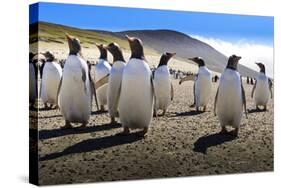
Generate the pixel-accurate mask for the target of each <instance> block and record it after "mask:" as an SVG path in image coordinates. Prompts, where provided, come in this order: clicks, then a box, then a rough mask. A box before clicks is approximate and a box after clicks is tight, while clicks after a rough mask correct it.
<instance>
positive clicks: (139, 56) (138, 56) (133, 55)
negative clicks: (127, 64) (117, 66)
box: [130, 54, 145, 61]
mask: <svg viewBox="0 0 281 188" xmlns="http://www.w3.org/2000/svg"><path fill="white" fill-rule="evenodd" d="M133 58H135V59H140V60H144V61H145V57H144V55H137V54H132V55H131V57H130V59H133Z"/></svg>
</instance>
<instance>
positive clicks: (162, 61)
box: [158, 52, 176, 67]
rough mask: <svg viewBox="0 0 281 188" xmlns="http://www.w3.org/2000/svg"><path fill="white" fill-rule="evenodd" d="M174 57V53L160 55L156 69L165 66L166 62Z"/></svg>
mask: <svg viewBox="0 0 281 188" xmlns="http://www.w3.org/2000/svg"><path fill="white" fill-rule="evenodd" d="M175 55H176V53H169V52H166V53H164V54H162V56H161V58H160V62H159V64H158V67H160V66H162V65H167V64H168V61H169V60H170V59H171V58H172V57H173V56H175Z"/></svg>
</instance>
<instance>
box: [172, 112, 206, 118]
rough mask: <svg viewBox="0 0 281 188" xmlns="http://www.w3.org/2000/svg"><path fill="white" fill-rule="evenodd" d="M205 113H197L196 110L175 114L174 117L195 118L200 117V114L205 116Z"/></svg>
mask: <svg viewBox="0 0 281 188" xmlns="http://www.w3.org/2000/svg"><path fill="white" fill-rule="evenodd" d="M203 113H204V111H196V110H190V111H186V112H175V113H174V117H176V116H195V115H199V114H203Z"/></svg>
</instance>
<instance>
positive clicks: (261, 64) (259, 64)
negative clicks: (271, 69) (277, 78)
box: [256, 62, 265, 73]
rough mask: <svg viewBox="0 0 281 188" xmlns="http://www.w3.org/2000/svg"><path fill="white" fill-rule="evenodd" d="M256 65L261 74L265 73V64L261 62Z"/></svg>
mask: <svg viewBox="0 0 281 188" xmlns="http://www.w3.org/2000/svg"><path fill="white" fill-rule="evenodd" d="M256 64H257V65H258V66H259V68H260V72H262V73H265V66H264V64H263V63H259V62H257V63H256Z"/></svg>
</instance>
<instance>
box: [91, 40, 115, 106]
mask: <svg viewBox="0 0 281 188" xmlns="http://www.w3.org/2000/svg"><path fill="white" fill-rule="evenodd" d="M96 46H97V47H98V49H99V51H100V57H99V59H98V62H97V64H96V67H95V82H96V87H97V88H96V92H97V98H98V103H99V105H100V109H101V111H104V110H105V105H107V87H108V83H107V81H108V77H109V73H110V69H111V66H110V64H109V63H108V61H107V50H106V49H105V47H104V45H103V44H96ZM105 80H106V81H105ZM100 83H102V84H100ZM99 85H100V87H99Z"/></svg>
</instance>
